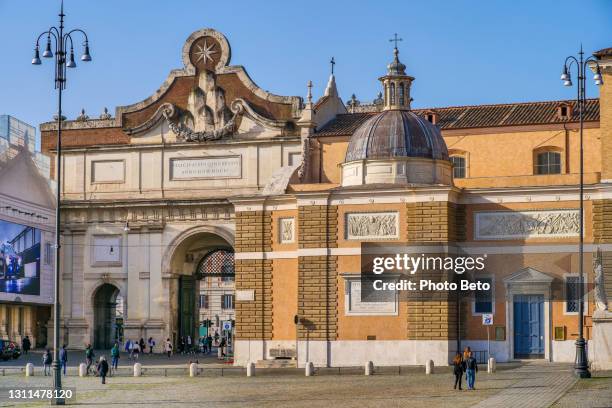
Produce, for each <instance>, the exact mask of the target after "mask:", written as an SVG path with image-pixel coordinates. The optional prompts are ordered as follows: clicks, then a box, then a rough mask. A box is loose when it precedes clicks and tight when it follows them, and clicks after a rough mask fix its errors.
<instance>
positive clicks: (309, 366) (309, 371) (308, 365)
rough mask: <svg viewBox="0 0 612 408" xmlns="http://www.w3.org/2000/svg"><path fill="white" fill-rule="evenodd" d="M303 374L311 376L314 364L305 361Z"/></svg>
mask: <svg viewBox="0 0 612 408" xmlns="http://www.w3.org/2000/svg"><path fill="white" fill-rule="evenodd" d="M305 374H306V377H312V376H313V375H314V364H312V362H308V363H306V368H305Z"/></svg>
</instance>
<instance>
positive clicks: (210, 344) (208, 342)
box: [206, 334, 213, 354]
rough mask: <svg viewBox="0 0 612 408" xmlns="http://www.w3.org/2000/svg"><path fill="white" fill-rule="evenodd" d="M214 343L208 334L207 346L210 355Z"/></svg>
mask: <svg viewBox="0 0 612 408" xmlns="http://www.w3.org/2000/svg"><path fill="white" fill-rule="evenodd" d="M212 343H213V338H212V336H211V335H210V334H208V336H207V337H206V345H207V350H208V354H210V353H212Z"/></svg>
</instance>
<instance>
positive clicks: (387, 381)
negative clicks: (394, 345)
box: [0, 363, 610, 408]
mask: <svg viewBox="0 0 612 408" xmlns="http://www.w3.org/2000/svg"><path fill="white" fill-rule="evenodd" d="M483 368H484V367H483ZM396 370H397V368H396ZM210 371H211V370H209V371H208V372H209V373H210ZM381 371H382V373H381ZM381 371H379V374H378V375H374V376H372V377H366V376H363V375H359V374H357V373H358V372H360V371H354V372H353V373H352V374H350V371H348V370H347V371H340V372H341V373H343V374H340V375H339V374H338V371H337V370H331V369H328V370H319V371H318V372H317V375H315V376H314V377H304V376H303V371H302V370H281V371H278V370H276V371H272V370H258V371H257V372H256V374H257V375H256V376H255V377H250V378H249V377H245V376H244V372H243V371H241V370H234V371H231V370H228V371H227V373H226V374H225V376H224V377H220V376H210V375H206V374H205V375H204V376H201V377H196V378H189V377H186V376H182V377H178V376H175V377H160V376H145V377H128V376H121V377H112V378H109V379H108V384H106V385H102V384H100V381H99V379H98V378H95V377H86V378H79V377H74V376H69V377H65V379H64V386H66V387H75V388H76V390H77V400H76V402H75V403H76V404H77V405H80V406H91V407H153V406H157V407H179V406H180V407H196V406H198V407H222V408H226V407H229V408H234V407H266V408H267V407H283V408H284V407H297V408H300V407H304V408H312V407H313V406H316V407H334V408H335V407H338V408H352V407H359V408H363V407H377V408H379V407H381V406H384V407H424V408H425V407H426V408H437V407H452V408H461V407H472V406H484V407H495V406H504V407H512V406H520V407H521V408H524V407H535V406H542V407H544V406H546V407H548V406H550V405H551V404H553V403H555V401H556V400H558V399H559V397H562V396H563V393H564V392H565V391H566V389H568V388H570V387H571V385H572V384H574V382H575V380H574V379H573V378H572V377H571V372H570V370H569V367H568V366H567V365H565V366H562V365H551V364H541V363H540V364H532V363H529V364H526V365H524V366H521V367H517V366H511V365H510V366H506V367H505V368H504V367H500V369H499V370H498V372H496V373H495V374H487V373H485V372H480V373H478V375H477V381H476V388H477V389H476V390H475V391H467V390H463V391H455V390H453V389H452V380H453V378H452V374H451V371H450V369H448V368H446V367H444V368H437V369H436V373H435V374H433V375H425V374H424V373H423V370H422V368H410V369H405V370H404V369H402V372H401V374H399V375H398V373H397V371H394V370H384V371H383V370H381ZM482 371H484V370H482ZM205 373H206V372H205ZM589 381H590V380H589ZM598 381H600V380H598ZM606 381H608V382H607V383H606ZM578 384H581V383H578ZM597 384H598V385H597V386H596V387H598V392H599V391H601V392H599V393H594V392H593V387H590V388H589V387H582V388H577V387H574V388H573V389H572V390H571V391H570V392H569V393H568V395H566V396H565V397H563V398H561V399H560V400H559V401H557V405H556V406H558V407H569V406H571V407H576V406H579V407H602V406H606V405H600V404H599V402H598V401H600V400H601V401H605V399H603V398H605V396H606V395H608V396H609V395H610V390H609V388H610V378H609V377H608V378H602V379H601V381H600V382H598V383H597ZM37 386H46V387H49V386H51V378H50V377H40V376H37V377H29V378H26V377H23V376H18V375H8V376H6V377H0V393H1V394H0V395H2V399H0V406H18V407H27V406H44V405H46V404H47V403H43V402H38V403H33V402H29V403H19V404H14V403H11V402H9V401H7V399H6V395H7V391H6V390H7V389H10V388H19V387H37ZM606 387H607V389H606ZM509 391H512V392H511V393H510V394H509V393H508V392H509ZM606 393H607V394H606ZM552 394H555V395H556V398H553V399H547V398H548V397H544V396H543V395H552ZM589 394H591V395H589ZM595 394H597V396H596V395H595ZM600 394H601V395H600ZM551 398H552V397H551ZM536 401H537V405H535V402H536ZM607 401H610V399H607ZM532 402H533V403H532ZM500 404H504V405H500ZM608 405H609V404H608Z"/></svg>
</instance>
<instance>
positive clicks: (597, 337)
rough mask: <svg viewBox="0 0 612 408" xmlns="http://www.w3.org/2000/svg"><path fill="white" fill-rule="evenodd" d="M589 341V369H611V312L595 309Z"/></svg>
mask: <svg viewBox="0 0 612 408" xmlns="http://www.w3.org/2000/svg"><path fill="white" fill-rule="evenodd" d="M591 341H592V346H591V359H592V360H591V361H592V364H591V369H593V370H612V312H610V311H604V310H596V311H595V312H594V313H593V340H591Z"/></svg>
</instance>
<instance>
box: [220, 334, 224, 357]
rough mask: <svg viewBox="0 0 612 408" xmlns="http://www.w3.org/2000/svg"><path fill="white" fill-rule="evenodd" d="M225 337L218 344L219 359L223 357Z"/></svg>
mask: <svg viewBox="0 0 612 408" xmlns="http://www.w3.org/2000/svg"><path fill="white" fill-rule="evenodd" d="M225 346H226V343H225V337H222V338H221V343H219V348H220V349H221V357H225Z"/></svg>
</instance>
